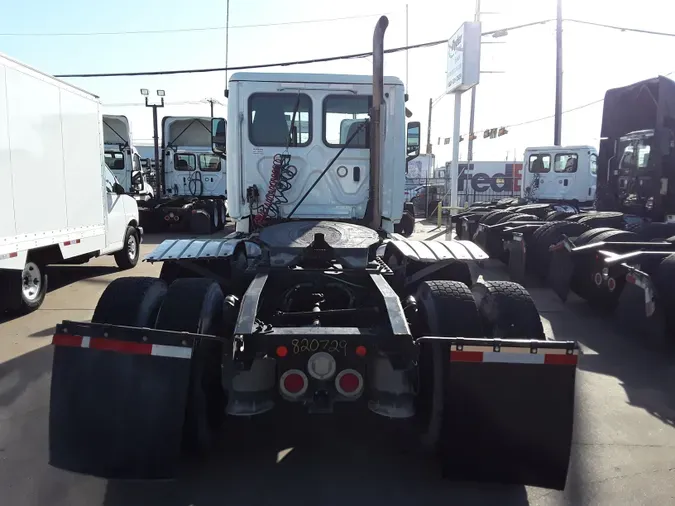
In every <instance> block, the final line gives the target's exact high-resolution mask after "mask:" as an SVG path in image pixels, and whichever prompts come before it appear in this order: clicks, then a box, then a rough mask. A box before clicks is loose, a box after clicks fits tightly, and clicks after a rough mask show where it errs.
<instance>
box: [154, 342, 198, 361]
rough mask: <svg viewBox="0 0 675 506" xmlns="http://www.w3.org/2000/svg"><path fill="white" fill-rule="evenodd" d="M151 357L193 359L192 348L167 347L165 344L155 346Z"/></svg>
mask: <svg viewBox="0 0 675 506" xmlns="http://www.w3.org/2000/svg"><path fill="white" fill-rule="evenodd" d="M150 355H155V356H157V357H172V358H191V357H192V348H189V347H185V348H182V347H180V346H166V345H163V344H153V345H152V351H151V352H150Z"/></svg>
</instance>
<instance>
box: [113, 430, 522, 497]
mask: <svg viewBox="0 0 675 506" xmlns="http://www.w3.org/2000/svg"><path fill="white" fill-rule="evenodd" d="M340 420H341V418H339V417H336V418H333V417H328V418H312V422H311V425H309V424H302V423H301V424H297V423H295V422H294V421H292V420H286V419H283V418H281V419H279V421H277V423H276V424H273V423H270V422H269V421H266V422H263V423H259V422H258V421H257V420H255V419H251V420H237V421H236V423H237V424H238V425H241V427H242V429H241V430H238V431H237V430H235V431H233V433H231V434H230V437H229V441H228V442H224V443H223V444H222V445H221V446H222V448H219V449H218V452H217V453H218V454H217V456H216V457H214V458H211V459H210V460H208V461H205V462H201V463H194V464H188V465H186V466H185V468H184V470H183V472H182V473H181V475H180V476H179V477H178V479H177V480H175V481H172V482H162V483H145V484H144V483H139V482H136V483H131V482H126V483H122V482H110V483H109V484H108V488H107V493H106V500H105V503H104V504H105V505H106V506H132V505H155V504H161V505H162V506H174V505H175V506H179V505H180V506H184V505H189V504H193V505H199V506H216V505H222V504H227V505H228V506H239V505H241V506H257V505H261V506H262V505H274V506H276V505H300V504H320V505H322V506H332V505H336V506H337V505H340V506H343V505H352V506H356V505H364V506H365V505H368V506H374V505H380V504H388V505H390V506H398V505H401V506H403V505H410V504H424V505H425V506H426V505H428V506H433V505H443V506H447V505H448V504H461V505H463V506H465V505H477V506H478V505H480V506H487V505H500V506H501V505H503V506H509V505H514V506H525V505H528V504H529V503H528V500H527V496H526V492H525V488H524V487H522V486H521V487H507V486H498V485H490V486H485V485H475V486H473V485H468V484H457V483H452V482H450V481H448V480H443V479H442V478H441V477H440V471H439V469H438V466H437V465H435V464H434V462H432V461H431V460H429V459H427V458H424V457H422V456H421V455H418V454H416V452H411V451H406V450H405V449H403V448H400V445H398V444H397V442H398V441H397V439H396V431H391V430H387V429H386V424H387V423H389V422H387V421H386V420H385V421H383V422H379V423H378V425H379V427H380V429H379V430H376V428H375V427H369V426H367V425H368V424H367V423H366V424H364V425H358V423H355V422H354V421H353V420H352V422H353V424H352V426H351V427H349V428H347V427H345V425H341V423H342V422H341V421H340ZM347 423H348V422H347ZM383 426H384V427H385V428H383ZM235 432H236V433H235Z"/></svg>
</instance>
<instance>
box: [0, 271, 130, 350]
mask: <svg viewBox="0 0 675 506" xmlns="http://www.w3.org/2000/svg"><path fill="white" fill-rule="evenodd" d="M117 272H120V270H119V269H118V268H117V267H113V266H107V265H86V264H85V265H50V266H48V267H47V280H48V288H47V297H49V293H50V292H53V291H55V290H58V289H59V288H63V287H65V286H68V285H72V284H73V283H77V282H78V281H83V280H85V279H86V280H88V281H89V282H92V283H101V284H105V285H107V284H108V283H110V280H109V279H97V278H98V277H99V276H105V275H108V274H114V273H117ZM21 316H23V315H22V314H12V313H11V312H8V313H1V312H0V324H2V323H5V322H8V321H11V320H14V319H16V318H19V317H21ZM32 337H36V336H32Z"/></svg>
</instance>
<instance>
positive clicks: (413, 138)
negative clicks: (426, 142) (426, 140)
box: [406, 121, 420, 172]
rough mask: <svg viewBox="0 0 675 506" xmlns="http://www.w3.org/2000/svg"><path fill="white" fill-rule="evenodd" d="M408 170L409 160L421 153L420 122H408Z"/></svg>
mask: <svg viewBox="0 0 675 506" xmlns="http://www.w3.org/2000/svg"><path fill="white" fill-rule="evenodd" d="M406 138H407V142H406V154H407V156H406V172H407V170H408V162H409V161H410V160H413V159H414V158H416V157H417V156H419V154H420V122H419V121H411V122H410V123H408V131H407V133H406Z"/></svg>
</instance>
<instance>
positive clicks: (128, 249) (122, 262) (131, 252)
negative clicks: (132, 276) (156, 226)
mask: <svg viewBox="0 0 675 506" xmlns="http://www.w3.org/2000/svg"><path fill="white" fill-rule="evenodd" d="M140 255H141V244H140V240H139V238H138V231H137V230H136V229H135V228H134V227H127V231H126V232H125V234H124V246H123V247H122V249H121V250H119V251H118V252H117V253H115V263H116V264H117V267H119V268H120V269H122V270H127V269H133V268H134V267H136V264H137V263H138V258H139V257H140Z"/></svg>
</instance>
